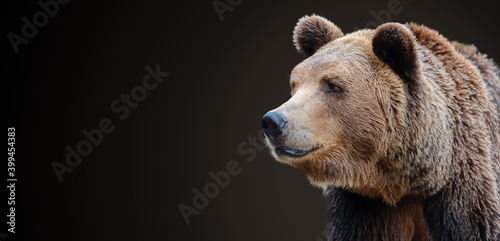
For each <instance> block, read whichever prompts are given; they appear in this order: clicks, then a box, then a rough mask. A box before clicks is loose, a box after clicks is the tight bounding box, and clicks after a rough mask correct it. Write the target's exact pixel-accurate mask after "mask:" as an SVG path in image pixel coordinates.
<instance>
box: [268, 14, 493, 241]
mask: <svg viewBox="0 0 500 241" xmlns="http://www.w3.org/2000/svg"><path fill="white" fill-rule="evenodd" d="M294 43H295V45H296V46H297V49H298V50H299V51H300V52H303V53H305V54H306V55H307V56H309V58H307V59H306V60H304V61H303V62H302V63H300V64H299V65H297V66H296V67H295V68H294V70H293V71H292V75H291V79H290V86H291V87H292V98H291V99H290V100H289V101H287V102H286V103H284V104H283V105H281V106H280V107H278V108H277V109H275V110H273V112H277V113H280V115H282V116H283V117H284V118H285V119H286V120H287V123H286V129H284V130H283V133H282V134H281V135H280V136H279V138H278V137H275V138H273V139H270V138H267V141H268V144H269V148H270V149H271V152H272V154H273V155H274V157H275V158H276V159H277V160H278V161H280V162H283V163H286V164H289V165H292V166H294V167H298V168H301V169H302V170H304V171H305V172H306V174H307V176H308V178H309V179H310V181H311V183H312V184H314V185H317V186H321V187H323V188H324V193H325V196H326V197H327V198H328V200H329V208H330V223H329V225H330V227H331V240H492V241H496V240H500V180H499V178H500V164H499V162H500V139H499V138H500V127H499V126H500V123H499V113H500V80H499V77H498V68H497V67H496V65H494V63H493V61H492V60H490V59H488V58H486V56H485V55H483V54H480V53H479V52H478V51H477V49H476V48H475V47H474V46H470V45H463V44H460V43H456V42H450V41H448V40H447V39H446V38H445V37H443V36H441V35H440V34H439V33H438V32H436V31H434V30H431V29H429V28H427V27H425V26H420V25H416V24H413V23H412V24H406V25H402V24H398V23H387V24H383V25H381V26H380V27H378V28H377V29H375V30H368V29H365V30H360V31H357V32H354V33H350V34H347V35H345V36H344V35H343V34H342V31H341V30H340V29H339V28H338V27H337V26H335V25H334V24H333V23H331V22H329V21H328V20H326V19H324V18H322V17H319V16H312V17H308V16H306V17H304V18H302V19H301V20H299V22H298V24H297V26H296V28H295V31H294ZM278 149H280V150H283V149H284V150H293V151H292V152H291V153H292V154H293V153H306V154H305V155H300V156H299V155H290V154H288V155H284V154H282V153H281V154H280V152H277V150H278Z"/></svg>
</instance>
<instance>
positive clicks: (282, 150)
mask: <svg viewBox="0 0 500 241" xmlns="http://www.w3.org/2000/svg"><path fill="white" fill-rule="evenodd" d="M317 149H319V147H314V148H312V149H309V150H299V149H291V148H288V147H286V146H277V147H275V148H274V150H275V151H276V154H278V155H283V156H288V157H294V158H298V157H303V156H305V155H307V154H308V153H310V152H312V151H314V150H317Z"/></svg>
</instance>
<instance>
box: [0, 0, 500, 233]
mask: <svg viewBox="0 0 500 241" xmlns="http://www.w3.org/2000/svg"><path fill="white" fill-rule="evenodd" d="M44 1H45V0H44ZM221 2H223V3H226V1H224V0H221ZM388 2H389V0H384V1H368V0H367V1H294V2H291V1H280V2H278V1H273V2H270V1H250V0H243V2H242V3H241V4H239V5H237V6H235V7H234V10H233V11H232V12H229V11H228V12H225V13H224V21H221V20H220V19H219V17H218V15H217V12H216V10H215V9H214V7H213V5H212V1H182V2H181V1H133V2H124V1H115V2H114V3H109V2H103V1H76V0H73V1H71V2H69V3H68V4H66V5H61V6H60V9H59V12H58V13H57V15H56V16H54V17H53V18H49V21H48V23H47V24H46V25H45V26H44V27H41V28H39V32H38V34H37V35H36V36H35V37H33V38H32V39H29V43H27V44H21V45H20V47H19V49H20V51H19V53H18V54H15V53H14V51H13V49H12V47H11V45H10V43H9V41H8V39H7V37H6V36H7V34H8V33H9V32H13V33H16V34H21V27H22V24H23V23H22V21H21V18H22V17H23V16H26V17H27V18H31V17H32V16H33V14H34V13H36V12H37V11H40V10H41V8H40V7H39V5H38V4H37V2H36V1H5V2H3V6H2V8H1V9H2V23H3V24H2V32H1V33H2V34H3V36H4V37H2V43H1V44H2V48H1V49H2V53H1V54H2V57H3V58H4V64H3V65H2V71H1V74H2V83H3V85H2V89H3V91H4V93H5V98H6V99H7V100H6V102H5V105H6V106H7V113H6V114H5V115H6V117H4V120H5V121H6V123H5V124H4V126H3V128H4V129H7V127H11V126H13V127H15V128H16V165H17V166H16V168H17V169H16V170H17V171H16V175H17V178H18V182H17V184H16V185H17V189H16V234H9V236H8V237H7V238H6V240H34V239H35V238H37V239H43V240H220V241H222V240H320V239H318V238H322V239H323V240H324V238H323V237H321V234H322V232H323V230H324V228H325V224H326V212H325V202H324V200H323V197H322V194H321V190H320V189H318V188H315V187H313V186H311V185H310V184H309V183H308V181H307V178H306V177H305V175H304V174H303V173H302V171H300V170H296V169H294V168H291V167H287V166H284V165H281V164H278V163H277V162H276V161H274V160H273V159H272V158H271V156H270V155H269V154H268V151H267V150H263V151H257V156H256V158H255V159H254V160H253V162H250V163H248V162H246V161H245V159H246V158H248V157H249V155H248V154H247V155H241V154H240V153H239V152H238V145H239V144H240V143H242V142H244V141H248V140H247V138H248V137H249V136H252V137H255V136H257V133H258V131H259V129H260V119H261V117H262V115H263V114H264V113H265V112H266V111H268V110H270V109H273V108H275V107H277V106H278V105H280V104H281V103H282V102H284V101H286V100H287V99H288V97H289V87H288V76H289V73H290V71H291V70H292V69H293V67H294V66H295V65H296V64H298V63H299V62H300V61H301V60H303V59H304V56H301V55H300V54H298V53H297V52H296V50H295V48H294V46H293V43H292V30H293V27H294V26H295V23H296V22H297V20H298V19H299V18H300V17H302V16H304V15H306V14H312V13H316V14H319V15H323V16H325V17H327V18H328V19H330V20H332V21H333V22H334V23H336V24H337V25H338V26H339V27H340V28H341V29H342V30H343V31H344V33H348V32H351V31H353V29H355V28H356V27H358V28H363V27H364V26H365V25H366V24H367V23H369V22H370V21H376V19H375V18H374V17H373V16H372V15H371V14H370V11H375V12H379V11H380V10H387V3H388ZM226 4H228V3H226ZM400 4H401V6H402V7H403V10H402V11H401V13H399V14H396V15H395V14H391V21H397V22H408V21H414V22H417V23H422V24H425V25H428V26H430V27H432V28H434V29H437V30H439V31H440V32H441V33H442V34H443V35H444V36H446V37H448V38H449V39H452V40H458V41H461V42H464V43H473V44H475V45H476V46H477V47H478V48H479V49H480V50H481V51H482V52H483V53H487V54H488V55H489V56H490V57H493V58H495V59H497V60H498V59H500V47H499V45H498V34H497V32H498V24H499V18H498V12H499V10H500V8H499V7H500V3H498V2H494V1H467V3H460V2H458V1H447V3H442V2H437V1H416V0H413V1H410V0H400ZM384 18H385V17H384ZM157 64H160V69H161V70H162V71H165V72H169V73H170V75H169V76H168V77H167V78H166V79H165V80H164V82H163V83H162V84H160V85H159V87H158V88H156V89H155V90H152V91H150V92H148V96H147V98H146V100H145V101H143V102H141V103H139V105H138V107H137V108H136V109H134V110H131V112H130V115H129V116H128V118H126V119H124V120H123V121H121V120H119V119H118V118H117V116H118V115H117V114H115V113H113V112H112V111H111V110H110V104H111V102H112V101H113V100H115V99H117V98H119V97H120V95H121V94H122V93H130V91H131V90H132V88H133V87H134V86H136V85H139V84H141V82H142V78H143V77H144V76H145V75H146V74H147V72H146V71H145V67H146V66H148V65H149V66H152V67H153V68H154V66H156V65H157ZM105 117H107V118H110V119H111V120H112V121H113V124H114V125H115V128H116V129H115V130H114V131H113V132H112V133H111V134H107V135H104V138H103V142H102V143H101V144H100V145H99V146H97V147H94V149H93V151H92V153H91V154H90V155H89V156H88V157H84V158H83V161H82V163H81V164H80V165H79V166H78V167H76V168H75V169H74V170H73V172H72V173H66V174H64V175H63V178H64V181H63V182H62V183H59V182H58V180H57V178H56V176H55V174H54V171H53V169H52V167H51V164H52V162H54V161H58V162H61V163H65V160H64V159H65V156H66V153H67V152H66V150H65V146H67V145H70V146H72V147H73V148H74V147H75V146H76V144H77V143H78V142H79V141H81V140H84V139H85V137H84V136H83V135H82V133H81V131H82V130H83V129H87V130H90V129H94V128H97V127H98V125H99V121H100V120H101V119H103V118H105ZM4 133H5V132H4ZM5 138H6V137H5ZM230 160H235V161H237V162H238V163H240V165H241V168H242V172H241V173H240V174H239V175H237V176H233V177H232V178H231V181H230V183H229V185H228V186H227V187H226V188H224V189H222V190H220V193H219V195H218V196H217V197H215V198H214V199H210V204H209V205H208V206H207V207H206V208H205V209H203V210H201V212H200V213H199V215H193V216H191V217H190V220H191V223H190V224H189V225H186V223H185V222H184V219H183V217H182V215H181V213H180V211H179V209H178V205H179V204H180V203H185V204H187V205H190V206H192V198H193V196H194V193H193V191H192V189H193V188H198V189H202V188H203V186H204V185H205V184H206V183H208V182H210V181H211V180H212V179H211V178H210V176H209V175H208V173H209V172H210V171H214V172H218V171H220V170H223V169H225V166H226V163H228V162H229V161H230ZM4 168H5V170H6V169H7V166H6V164H4ZM5 176H6V175H4V177H5ZM2 179H3V180H4V182H3V183H4V184H5V185H6V183H5V179H6V178H2ZM1 193H2V196H1V199H2V200H0V203H3V205H1V209H0V221H1V223H2V225H0V227H2V228H1V229H0V233H7V225H6V222H7V217H6V215H7V205H6V202H7V195H8V193H7V189H6V188H2V192H1ZM0 239H2V238H1V236H0ZM2 240H3V239H2Z"/></svg>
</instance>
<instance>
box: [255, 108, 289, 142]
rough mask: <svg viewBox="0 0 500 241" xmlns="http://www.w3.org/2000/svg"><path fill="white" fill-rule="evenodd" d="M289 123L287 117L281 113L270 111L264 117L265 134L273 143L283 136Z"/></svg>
mask: <svg viewBox="0 0 500 241" xmlns="http://www.w3.org/2000/svg"><path fill="white" fill-rule="evenodd" d="M287 123H288V122H287V121H286V117H285V115H283V114H282V113H280V112H271V111H270V112H267V113H266V114H265V115H264V116H263V117H262V122H261V125H262V128H264V134H265V135H266V136H267V137H268V138H269V139H271V140H272V141H275V140H277V139H278V138H279V137H280V136H281V135H282V134H283V132H284V131H285V128H286V126H287Z"/></svg>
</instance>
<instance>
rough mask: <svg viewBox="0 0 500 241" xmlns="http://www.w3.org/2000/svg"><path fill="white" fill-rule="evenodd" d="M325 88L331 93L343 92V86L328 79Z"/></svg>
mask: <svg viewBox="0 0 500 241" xmlns="http://www.w3.org/2000/svg"><path fill="white" fill-rule="evenodd" d="M324 88H325V90H326V91H327V92H328V93H330V94H339V93H340V92H342V88H340V87H339V86H338V85H335V84H333V83H329V82H326V81H325V84H324Z"/></svg>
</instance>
